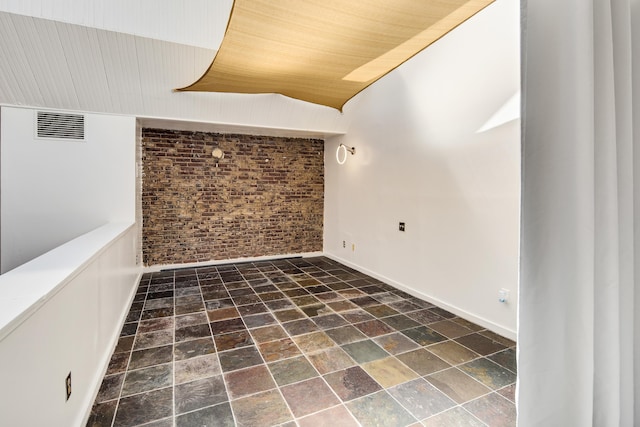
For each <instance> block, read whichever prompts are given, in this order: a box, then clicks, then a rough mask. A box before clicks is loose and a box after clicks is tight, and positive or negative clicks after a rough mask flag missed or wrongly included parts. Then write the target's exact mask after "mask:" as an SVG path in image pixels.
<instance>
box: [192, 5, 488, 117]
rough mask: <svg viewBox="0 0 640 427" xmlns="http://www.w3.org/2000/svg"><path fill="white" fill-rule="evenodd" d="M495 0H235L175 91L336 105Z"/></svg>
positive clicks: (339, 107)
mask: <svg viewBox="0 0 640 427" xmlns="http://www.w3.org/2000/svg"><path fill="white" fill-rule="evenodd" d="M493 1H494V0H393V1H390V0H357V1H345V0H235V2H234V5H233V9H232V11H231V18H230V20H229V25H228V27H227V31H226V33H225V36H224V39H223V40H222V44H221V46H220V49H219V50H218V52H217V54H216V56H215V58H214V60H213V62H212V64H211V66H210V67H209V69H208V70H207V71H206V72H205V73H204V75H203V76H202V77H200V79H199V80H197V81H196V82H195V83H193V84H192V85H190V86H188V87H185V88H182V89H180V90H189V91H207V92H233V93H279V94H282V95H286V96H289V97H291V98H296V99H301V100H304V101H308V102H312V103H316V104H321V105H327V106H329V107H333V108H337V109H340V110H341V109H342V106H343V105H344V104H345V103H346V102H347V101H348V100H349V99H350V98H351V97H353V96H354V95H356V94H357V93H358V92H360V91H361V90H363V89H364V88H366V87H367V86H369V85H370V84H371V83H373V82H375V81H376V80H377V79H379V78H380V77H382V76H384V75H385V74H387V73H388V72H389V71H391V70H393V69H394V68H396V67H397V66H399V65H400V64H402V63H403V62H404V61H406V60H407V59H409V58H411V57H412V56H414V55H415V54H416V53H418V52H420V51H421V50H423V49H424V48H426V47H427V46H429V45H430V44H431V43H433V42H435V41H436V40H438V39H439V38H440V37H442V36H443V35H445V34H446V33H447V32H449V31H451V30H452V29H453V28H455V27H456V26H458V25H460V24H461V23H462V22H464V21H465V20H467V19H468V18H470V17H471V16H473V15H474V14H476V13H477V12H478V11H480V10H481V9H483V8H484V7H486V6H487V5H489V4H490V3H492V2H493Z"/></svg>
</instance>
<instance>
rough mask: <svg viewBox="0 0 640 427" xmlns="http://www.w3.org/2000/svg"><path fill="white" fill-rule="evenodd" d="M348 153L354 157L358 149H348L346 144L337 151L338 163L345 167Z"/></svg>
mask: <svg viewBox="0 0 640 427" xmlns="http://www.w3.org/2000/svg"><path fill="white" fill-rule="evenodd" d="M347 151H348V152H349V153H351V155H352V156H353V155H354V154H356V147H347V146H346V145H344V144H340V145H338V148H337V149H336V161H337V162H338V164H340V165H344V162H346V161H347Z"/></svg>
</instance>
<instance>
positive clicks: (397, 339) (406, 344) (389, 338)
mask: <svg viewBox="0 0 640 427" xmlns="http://www.w3.org/2000/svg"><path fill="white" fill-rule="evenodd" d="M373 341H374V342H375V343H376V344H378V345H379V346H380V347H382V348H383V349H385V350H386V351H387V352H388V353H389V354H400V353H405V352H407V351H409V350H413V349H416V348H419V347H420V346H419V345H418V344H417V343H416V342H415V341H413V340H411V339H409V338H407V337H406V336H404V335H402V334H401V333H400V332H395V333H393V334H389V335H384V336H381V337H377V338H374V339H373Z"/></svg>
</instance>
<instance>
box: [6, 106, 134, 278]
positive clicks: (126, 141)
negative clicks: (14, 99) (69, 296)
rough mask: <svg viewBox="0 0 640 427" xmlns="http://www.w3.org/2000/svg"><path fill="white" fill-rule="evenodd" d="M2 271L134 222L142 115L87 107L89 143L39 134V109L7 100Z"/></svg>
mask: <svg viewBox="0 0 640 427" xmlns="http://www.w3.org/2000/svg"><path fill="white" fill-rule="evenodd" d="M0 114H1V122H0V240H1V246H0V271H1V272H2V273H4V272H6V271H8V270H11V269H12V268H15V267H17V266H18V265H20V264H22V263H24V262H26V261H28V260H30V259H33V258H35V257H37V256H38V255H41V254H43V253H45V252H46V251H48V250H50V249H53V248H55V247H56V246H59V245H60V244H62V243H64V242H66V241H69V240H71V239H72V238H74V237H77V236H79V235H81V234H83V233H86V232H87V231H89V230H92V229H94V228H96V227H99V226H101V225H103V224H105V223H107V222H114V221H116V222H117V221H123V222H135V147H136V134H135V127H136V123H135V118H134V117H125V116H116V115H98V114H85V124H86V129H85V139H86V141H85V142H70V141H56V140H41V139H40V140H37V139H35V130H34V124H35V114H36V110H32V109H27V108H13V107H2V109H1V111H0Z"/></svg>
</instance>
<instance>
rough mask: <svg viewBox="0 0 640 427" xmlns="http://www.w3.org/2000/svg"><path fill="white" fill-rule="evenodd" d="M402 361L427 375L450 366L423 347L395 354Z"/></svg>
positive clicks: (419, 372)
mask: <svg viewBox="0 0 640 427" xmlns="http://www.w3.org/2000/svg"><path fill="white" fill-rule="evenodd" d="M396 357H397V358H398V360H400V361H401V362H402V363H404V364H405V365H407V366H408V367H410V368H411V369H413V370H414V371H416V372H417V373H418V374H420V375H428V374H432V373H434V372H438V371H442V370H443V369H448V368H450V367H451V365H449V364H448V363H447V362H445V361H444V360H442V359H440V358H439V357H438V356H436V355H435V354H433V353H431V352H430V351H428V350H425V349H423V348H420V349H417V350H413V351H410V352H407V353H403V354H399V355H397V356H396Z"/></svg>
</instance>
